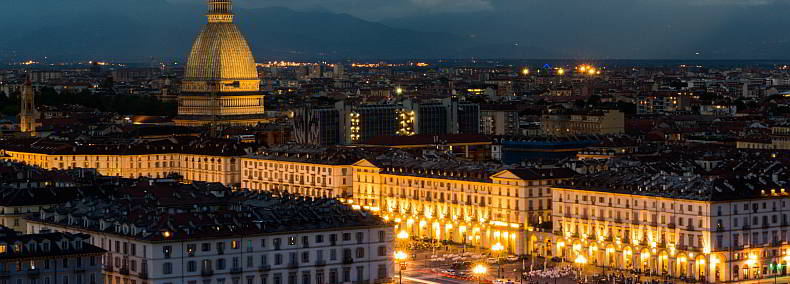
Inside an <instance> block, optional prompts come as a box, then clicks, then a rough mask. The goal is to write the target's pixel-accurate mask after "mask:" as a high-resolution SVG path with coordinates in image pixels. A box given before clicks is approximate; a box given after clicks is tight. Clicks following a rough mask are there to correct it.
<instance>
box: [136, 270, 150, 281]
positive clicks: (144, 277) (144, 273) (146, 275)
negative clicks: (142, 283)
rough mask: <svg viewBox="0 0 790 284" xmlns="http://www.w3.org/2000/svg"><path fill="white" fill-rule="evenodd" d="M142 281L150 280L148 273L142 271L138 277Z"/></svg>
mask: <svg viewBox="0 0 790 284" xmlns="http://www.w3.org/2000/svg"><path fill="white" fill-rule="evenodd" d="M137 277H139V278H140V279H148V272H145V271H142V272H140V274H138V275H137Z"/></svg>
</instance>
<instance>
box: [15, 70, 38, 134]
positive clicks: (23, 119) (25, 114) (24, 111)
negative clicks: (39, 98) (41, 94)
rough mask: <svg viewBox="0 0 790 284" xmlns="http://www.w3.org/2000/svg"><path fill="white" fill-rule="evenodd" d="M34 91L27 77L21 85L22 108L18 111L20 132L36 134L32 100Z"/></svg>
mask: <svg viewBox="0 0 790 284" xmlns="http://www.w3.org/2000/svg"><path fill="white" fill-rule="evenodd" d="M34 96H35V93H34V92H33V84H32V83H31V82H30V79H28V80H27V81H26V82H25V85H24V86H23V87H22V96H21V101H22V108H21V112H20V113H19V130H20V131H21V132H22V133H26V134H30V136H36V104H35V102H34Z"/></svg>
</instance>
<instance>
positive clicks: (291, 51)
mask: <svg viewBox="0 0 790 284" xmlns="http://www.w3.org/2000/svg"><path fill="white" fill-rule="evenodd" d="M0 5H3V7H7V9H6V11H5V13H3V15H2V16H0V33H2V34H3V35H5V36H3V37H0V60H6V61H7V60H22V59H26V58H43V57H44V56H46V57H47V58H49V59H52V60H110V61H125V62H146V61H148V60H150V59H152V58H153V59H173V60H184V59H185V57H186V55H187V53H188V52H189V48H190V46H191V45H192V41H193V40H194V38H195V37H196V36H197V34H198V32H199V30H200V28H201V27H202V26H203V24H204V23H205V22H206V19H205V17H204V16H203V15H204V14H205V9H206V8H205V6H204V5H198V4H194V3H193V4H183V3H176V4H174V3H170V2H167V1H165V0H113V1H104V0H29V1H18V0H0ZM536 9H538V11H536V12H535V14H534V15H533V16H530V17H523V18H519V16H518V15H516V14H508V12H502V11H476V12H468V13H457V12H456V13H442V14H430V15H415V16H413V17H400V18H392V19H385V20H381V21H370V20H363V19H360V18H357V17H354V16H352V15H349V14H344V13H334V12H329V11H326V10H311V11H295V10H292V9H288V8H281V7H264V8H253V9H244V8H236V9H234V11H235V13H236V15H237V16H236V21H235V22H236V23H237V25H238V26H239V28H240V29H241V30H242V32H243V33H244V34H245V35H246V37H247V40H248V41H249V43H250V47H251V48H252V50H253V53H254V54H255V56H256V58H257V60H258V61H267V60H339V59H368V60H370V59H428V58H506V59H530V58H579V59H589V58H593V59H788V58H790V55H788V54H787V52H786V51H787V50H790V39H788V37H787V35H786V32H784V31H783V28H782V27H784V26H787V24H788V22H790V20H788V19H787V18H786V17H784V16H783V15H781V14H782V12H781V11H774V10H771V9H768V8H766V7H761V6H750V7H743V8H741V10H740V13H744V14H755V15H758V16H759V15H762V17H763V18H764V19H765V21H761V22H745V20H740V19H741V17H734V18H733V19H732V20H731V21H729V22H724V23H717V25H715V26H711V25H706V24H705V22H704V21H701V20H700V19H696V18H695V16H694V13H693V11H689V12H683V11H680V12H678V11H674V10H669V9H664V10H662V9H661V8H660V6H657V7H656V8H655V9H652V11H650V12H649V13H644V12H643V11H627V12H633V13H631V14H628V13H625V14H624V13H622V12H623V11H619V12H616V11H615V12H613V11H597V10H595V8H594V7H593V6H591V7H590V9H587V13H589V14H596V15H599V16H597V17H583V16H582V15H577V14H575V13H578V12H573V11H572V12H567V13H564V14H560V13H559V11H555V10H556V9H557V8H556V7H555V6H551V5H544V6H541V7H536ZM540 9H542V11H541V10H540ZM710 9H716V8H715V7H714V8H710ZM714 12H715V10H714ZM722 13H724V12H722ZM642 14H644V15H642ZM536 15H537V16H536ZM670 16H671V17H670ZM622 17H628V18H637V19H639V20H638V21H636V22H638V24H633V25H618V20H619V19H621V18H622ZM668 19H671V20H668ZM695 21H697V22H699V23H696V22H695ZM695 23H696V24H695ZM504 27H514V28H513V29H511V30H508V29H506V28H504ZM677 27H696V28H687V29H685V30H679V28H677ZM743 27H748V28H743ZM651 35H653V36H651ZM734 39H738V40H734Z"/></svg>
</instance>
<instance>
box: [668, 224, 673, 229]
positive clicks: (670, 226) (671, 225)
mask: <svg viewBox="0 0 790 284" xmlns="http://www.w3.org/2000/svg"><path fill="white" fill-rule="evenodd" d="M667 228H670V229H674V228H675V223H669V224H667Z"/></svg>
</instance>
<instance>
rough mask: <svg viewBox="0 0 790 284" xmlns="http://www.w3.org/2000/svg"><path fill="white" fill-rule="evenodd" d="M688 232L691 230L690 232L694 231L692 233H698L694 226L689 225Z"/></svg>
mask: <svg viewBox="0 0 790 284" xmlns="http://www.w3.org/2000/svg"><path fill="white" fill-rule="evenodd" d="M688 230H689V231H692V232H693V231H696V229H695V228H694V225H689V226H688Z"/></svg>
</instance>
